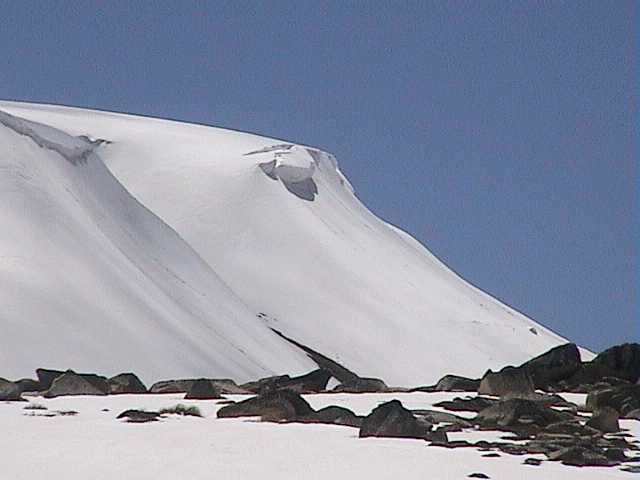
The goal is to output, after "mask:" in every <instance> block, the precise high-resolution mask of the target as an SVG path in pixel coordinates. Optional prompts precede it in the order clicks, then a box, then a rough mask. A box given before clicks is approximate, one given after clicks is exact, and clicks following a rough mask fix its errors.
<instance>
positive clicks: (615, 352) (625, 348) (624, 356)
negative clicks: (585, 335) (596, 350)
mask: <svg viewBox="0 0 640 480" xmlns="http://www.w3.org/2000/svg"><path fill="white" fill-rule="evenodd" d="M593 363H595V364H599V365H605V366H606V367H608V368H609V369H611V370H613V371H614V372H615V373H616V375H614V376H616V377H618V378H623V379H625V380H628V381H629V382H631V383H636V382H637V381H638V379H640V343H624V344H622V345H616V346H614V347H611V348H608V349H607V350H605V351H604V352H602V353H600V354H599V355H598V356H597V357H596V358H594V359H593Z"/></svg>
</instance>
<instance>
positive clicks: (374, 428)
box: [359, 400, 432, 439]
mask: <svg viewBox="0 0 640 480" xmlns="http://www.w3.org/2000/svg"><path fill="white" fill-rule="evenodd" d="M431 428H432V425H431V424H429V423H428V422H426V421H422V422H420V421H418V419H417V418H416V416H415V415H414V414H413V413H412V412H411V410H407V409H406V408H404V407H403V406H402V403H400V401H398V400H391V401H390V402H386V403H383V404H382V405H379V406H377V407H376V408H374V409H373V411H372V412H371V413H370V414H369V415H367V416H366V417H365V418H364V420H363V421H362V426H361V427H360V434H359V435H360V437H400V438H421V439H426V438H428V437H429V433H430V431H431Z"/></svg>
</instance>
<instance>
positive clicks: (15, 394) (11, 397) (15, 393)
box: [0, 377, 24, 402]
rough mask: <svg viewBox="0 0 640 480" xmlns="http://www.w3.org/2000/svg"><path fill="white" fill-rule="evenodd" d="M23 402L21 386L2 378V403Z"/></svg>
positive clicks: (0, 383)
mask: <svg viewBox="0 0 640 480" xmlns="http://www.w3.org/2000/svg"><path fill="white" fill-rule="evenodd" d="M23 400H24V399H23V398H22V390H21V389H20V386H19V385H17V384H16V383H14V382H11V381H9V380H6V379H4V378H1V377H0V401H3V402H19V401H23Z"/></svg>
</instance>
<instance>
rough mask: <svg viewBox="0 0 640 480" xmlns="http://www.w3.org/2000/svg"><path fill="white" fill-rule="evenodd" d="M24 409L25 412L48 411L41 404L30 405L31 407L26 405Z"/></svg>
mask: <svg viewBox="0 0 640 480" xmlns="http://www.w3.org/2000/svg"><path fill="white" fill-rule="evenodd" d="M22 409H23V410H47V407H45V406H44V405H41V404H39V403H30V404H29V405H25V406H24V407H23V408H22Z"/></svg>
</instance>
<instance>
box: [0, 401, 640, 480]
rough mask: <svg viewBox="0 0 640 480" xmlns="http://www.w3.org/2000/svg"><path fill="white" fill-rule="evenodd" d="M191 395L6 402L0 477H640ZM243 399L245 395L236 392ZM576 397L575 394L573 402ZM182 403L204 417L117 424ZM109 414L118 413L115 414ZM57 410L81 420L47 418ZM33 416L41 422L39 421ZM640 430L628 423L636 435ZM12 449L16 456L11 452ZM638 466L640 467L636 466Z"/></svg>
mask: <svg viewBox="0 0 640 480" xmlns="http://www.w3.org/2000/svg"><path fill="white" fill-rule="evenodd" d="M456 395H458V394H444V393H438V394H425V393H413V394H360V395H347V394H319V395H306V396H305V398H306V400H307V401H308V402H309V403H310V404H311V406H312V407H314V408H320V407H323V406H326V405H340V406H344V407H347V408H350V409H352V410H353V411H354V412H355V413H357V414H361V415H364V414H368V413H369V412H370V411H371V410H372V409H373V408H374V407H375V406H376V405H378V404H379V403H382V402H383V401H388V400H391V399H393V398H397V399H399V400H400V401H402V403H403V405H405V407H407V408H414V409H417V408H435V409H437V407H432V404H433V403H436V402H438V401H441V400H444V399H450V398H452V397H453V396H456ZM182 397H183V395H180V394H175V395H174V394H167V395H115V396H108V397H81V396H80V397H59V398H55V399H44V398H41V397H36V398H34V397H30V398H29V401H30V403H34V404H39V405H42V406H44V407H47V409H48V410H24V407H25V402H13V403H7V404H0V425H2V426H3V430H4V432H5V434H4V435H0V452H2V453H0V459H1V461H2V473H0V477H1V478H3V479H5V478H6V479H11V480H32V479H35V478H50V479H67V480H76V479H78V480H80V479H92V480H112V479H114V478H122V479H135V480H147V479H148V480H176V479H189V480H205V479H211V478H224V479H227V480H235V479H251V478H264V479H291V480H294V479H296V480H299V479H305V480H315V479H318V480H327V479H331V480H341V479H350V480H353V479H361V478H362V479H368V480H378V479H388V480H396V479H433V480H453V479H456V480H463V479H465V478H467V476H468V475H469V474H471V473H484V474H486V475H488V476H489V477H490V478H491V479H494V480H516V479H518V480H526V479H535V480H539V479H544V480H571V479H574V478H575V479H581V480H582V479H593V480H608V479H617V478H622V479H624V478H633V477H634V475H632V474H629V473H627V472H624V471H621V470H620V469H619V467H583V468H578V467H570V466H564V465H562V464H560V463H559V462H549V461H543V463H542V464H541V465H540V466H530V465H523V463H522V462H523V460H524V459H525V458H528V457H534V458H539V459H541V460H544V459H545V458H546V457H545V456H544V455H524V456H512V455H507V454H501V456H500V457H498V458H484V457H482V454H483V453H486V452H481V451H478V450H477V449H475V448H458V449H446V448H439V447H434V446H428V445H427V442H424V441H422V440H412V439H392V438H358V429H357V428H350V427H342V426H335V425H314V424H306V425H303V424H274V423H265V422H260V421H259V420H257V419H248V418H238V419H218V418H216V416H215V412H216V411H217V410H218V408H219V407H220V406H221V405H220V404H217V403H216V402H215V401H210V400H205V401H195V400H183V399H182ZM229 398H232V399H235V400H240V399H242V398H244V397H242V396H237V395H231V396H229ZM568 398H569V397H568ZM178 403H182V404H185V405H197V406H198V408H199V409H200V411H201V412H202V414H203V417H204V418H196V417H179V416H171V417H169V418H164V419H162V420H160V421H158V422H153V423H146V424H132V423H124V422H123V421H121V420H117V419H116V418H115V417H116V416H117V415H118V414H119V413H120V412H122V411H124V410H126V409H129V408H146V409H149V410H157V409H160V408H163V407H171V406H174V405H176V404H178ZM104 409H107V410H108V411H105V410H104ZM56 410H63V411H64V410H67V411H68V410H74V411H76V412H78V414H77V415H74V416H55V417H51V418H48V417H44V416H40V415H45V414H49V413H51V412H54V411H56ZM31 415H33V416H31ZM639 425H640V423H638V422H637V421H634V420H621V426H622V427H623V428H628V429H629V430H630V433H632V434H633V435H634V436H635V437H636V438H637V436H638V435H639V434H640V429H639V428H638V426H639ZM503 435H506V434H505V433H501V432H492V431H466V432H460V433H450V434H449V437H450V439H452V440H461V439H466V440H468V441H471V442H475V441H478V440H489V441H496V440H499V439H500V437H501V436H503ZM9 452H10V453H9ZM629 465H632V464H629Z"/></svg>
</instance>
